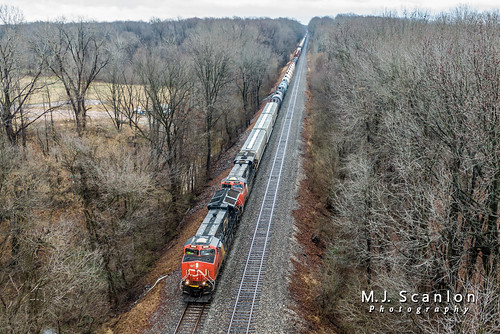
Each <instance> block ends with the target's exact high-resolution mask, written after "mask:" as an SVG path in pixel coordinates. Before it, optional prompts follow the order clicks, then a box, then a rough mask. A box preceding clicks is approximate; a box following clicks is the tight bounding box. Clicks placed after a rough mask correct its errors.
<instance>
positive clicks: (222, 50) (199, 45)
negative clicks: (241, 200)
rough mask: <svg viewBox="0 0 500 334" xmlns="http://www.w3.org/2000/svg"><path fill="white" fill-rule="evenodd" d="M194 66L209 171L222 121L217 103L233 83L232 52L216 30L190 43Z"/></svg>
mask: <svg viewBox="0 0 500 334" xmlns="http://www.w3.org/2000/svg"><path fill="white" fill-rule="evenodd" d="M190 42H191V43H190V47H191V54H192V57H193V66H194V71H195V73H196V77H197V78H198V81H199V84H200V91H201V94H202V96H203V113H204V115H205V135H206V165H205V169H206V172H208V170H209V168H210V159H211V156H212V131H213V127H214V126H215V124H216V123H217V121H218V119H219V116H220V115H219V114H218V113H217V108H216V103H217V101H218V99H219V93H220V92H221V90H222V89H223V88H224V87H225V86H226V85H227V84H228V83H229V82H231V68H230V65H231V62H232V57H231V53H230V49H228V48H227V45H226V46H225V45H224V42H223V39H221V38H220V36H217V34H215V33H214V32H213V31H211V32H210V31H205V32H203V33H198V34H193V35H192V36H191V41H190Z"/></svg>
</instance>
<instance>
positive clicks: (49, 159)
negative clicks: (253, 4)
mask: <svg viewBox="0 0 500 334" xmlns="http://www.w3.org/2000/svg"><path fill="white" fill-rule="evenodd" d="M0 20H1V25H0V118H1V122H0V126H1V129H0V264H1V266H0V332H2V333H40V331H41V330H42V329H44V328H52V329H53V330H55V331H56V332H58V333H77V332H78V333H90V332H92V331H94V330H95V329H96V328H97V327H98V326H99V325H100V323H102V322H103V321H104V320H106V318H107V317H108V316H110V315H112V314H114V313H115V312H119V311H120V310H121V309H122V308H123V307H124V306H125V305H127V303H128V302H129V301H130V300H131V299H132V298H134V297H135V296H137V295H138V294H139V293H140V292H141V291H140V289H141V287H137V286H136V285H135V283H136V282H137V280H138V279H139V278H140V277H141V276H142V275H144V273H145V272H147V271H148V269H149V268H150V267H151V265H152V264H153V262H154V260H155V258H156V257H157V255H158V254H157V253H158V250H159V249H160V248H161V247H162V246H163V245H165V243H166V242H167V241H168V240H170V239H171V238H172V237H174V236H175V233H176V228H177V225H178V224H179V222H180V221H181V219H182V216H183V214H184V213H185V212H186V210H187V209H188V208H189V206H190V205H191V204H192V201H193V200H194V199H195V198H196V194H197V192H198V191H199V190H200V187H202V186H203V185H204V184H205V182H206V180H207V179H208V178H210V177H211V172H212V170H211V167H212V161H213V160H214V159H215V160H216V159H217V157H218V155H219V154H220V153H221V152H222V151H223V150H225V149H226V148H228V147H230V146H231V145H232V144H234V142H235V140H236V139H237V137H238V135H239V134H240V133H241V131H242V130H244V129H245V128H246V127H247V125H248V124H249V122H250V120H251V119H252V117H253V115H254V113H255V112H256V111H257V109H258V107H259V104H260V102H261V101H262V99H264V98H265V97H266V96H267V94H268V92H269V91H270V89H271V88H272V86H273V84H274V82H275V81H276V79H277V78H278V74H279V68H280V67H281V66H282V65H284V64H285V63H286V62H287V61H288V60H289V56H290V55H289V53H290V52H291V51H290V50H293V49H294V47H295V45H296V43H297V42H298V40H299V39H300V38H301V37H302V36H303V29H304V27H303V26H302V25H301V24H299V23H298V22H296V21H293V20H288V19H279V20H271V19H206V20H201V19H187V20H177V21H162V20H159V19H153V20H151V21H150V22H147V23H146V22H114V23H97V22H84V21H80V22H53V23H43V22H38V23H29V24H28V23H24V21H23V18H22V13H21V12H20V11H19V10H18V9H16V8H12V7H7V6H0ZM62 110H66V111H67V113H66V114H67V115H70V117H65V116H62V117H61V112H62ZM90 112H94V113H93V114H92V116H90V114H89V113H90ZM98 115H106V116H104V117H101V116H98Z"/></svg>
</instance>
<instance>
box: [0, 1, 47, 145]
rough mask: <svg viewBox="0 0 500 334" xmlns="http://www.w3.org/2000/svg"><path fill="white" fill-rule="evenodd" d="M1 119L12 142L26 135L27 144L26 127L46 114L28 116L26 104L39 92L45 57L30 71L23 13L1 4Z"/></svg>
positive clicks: (24, 142) (5, 132)
mask: <svg viewBox="0 0 500 334" xmlns="http://www.w3.org/2000/svg"><path fill="white" fill-rule="evenodd" d="M0 22H1V23H2V27H1V30H2V31H1V32H0V122H1V125H2V130H3V132H4V134H5V135H6V136H7V138H8V139H9V141H10V142H11V143H17V142H18V140H19V137H20V136H22V142H23V145H26V132H25V130H26V129H27V128H28V126H29V125H31V124H32V123H33V122H34V121H36V120H37V119H38V118H40V117H41V116H42V115H43V112H40V113H39V114H38V115H36V116H32V117H31V118H28V117H27V116H28V115H27V113H26V110H25V108H26V105H27V103H28V102H29V98H30V97H31V96H32V95H33V94H34V93H36V92H37V91H39V90H40V89H41V88H42V87H43V85H41V84H40V80H39V79H40V76H41V75H42V71H43V65H44V57H41V58H39V59H37V60H36V61H35V63H34V64H33V63H32V64H30V65H31V66H30V68H31V73H30V72H29V71H28V56H27V54H28V53H29V51H30V50H29V41H28V40H27V38H26V37H27V36H26V35H25V34H24V33H23V28H24V26H23V15H22V13H21V12H20V11H19V9H17V8H16V7H9V6H6V5H1V6H0Z"/></svg>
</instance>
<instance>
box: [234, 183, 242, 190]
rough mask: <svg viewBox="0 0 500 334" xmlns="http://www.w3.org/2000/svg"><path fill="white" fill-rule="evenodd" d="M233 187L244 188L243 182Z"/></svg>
mask: <svg viewBox="0 0 500 334" xmlns="http://www.w3.org/2000/svg"><path fill="white" fill-rule="evenodd" d="M233 188H234V189H243V184H241V183H238V184H235V185H234V187H233Z"/></svg>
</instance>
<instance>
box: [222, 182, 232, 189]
mask: <svg viewBox="0 0 500 334" xmlns="http://www.w3.org/2000/svg"><path fill="white" fill-rule="evenodd" d="M222 188H231V185H230V184H227V183H223V184H222Z"/></svg>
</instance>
